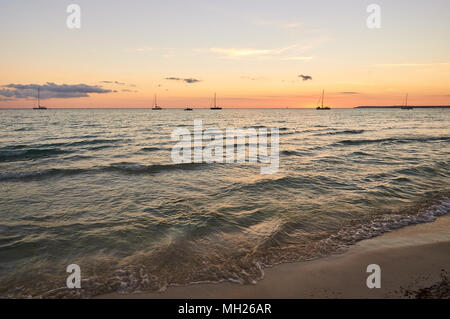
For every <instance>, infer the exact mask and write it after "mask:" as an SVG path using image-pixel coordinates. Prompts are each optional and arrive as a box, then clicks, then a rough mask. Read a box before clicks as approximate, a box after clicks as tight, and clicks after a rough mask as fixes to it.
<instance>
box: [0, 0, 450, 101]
mask: <svg viewBox="0 0 450 319" xmlns="http://www.w3.org/2000/svg"><path fill="white" fill-rule="evenodd" d="M71 3H76V4H78V5H80V7H81V28H80V29H69V28H67V26H66V19H67V17H68V15H69V13H66V8H67V6H68V5H69V4H71ZM372 3H376V4H379V5H380V6H381V28H380V29H369V28H368V27H367V25H366V20H367V17H368V16H369V15H370V14H369V13H367V12H366V8H367V6H368V5H369V4H372ZM449 39H450V1H448V0H429V1H424V0H413V1H412V0H409V1H406V0H396V1H393V0H391V1H381V0H370V1H364V0H342V1H335V0H327V1H325V0H319V1H301V0H292V1H274V0H271V1H261V0H245V1H243V0H226V1H225V0H221V1H217V0H208V1H206V0H192V1H185V0H179V1H170V0H169V1H149V0H145V1H144V0H142V1H138V0H130V1H106V0H94V1H93V0H86V1H84V0H70V1H54V0H35V1H29V0H15V1H9V0H0V43H1V50H0V70H1V71H0V86H1V87H0V107H1V108H15V107H33V106H34V104H35V99H34V98H33V96H34V95H35V94H36V93H35V91H36V90H35V89H33V86H32V84H35V85H41V86H42V89H41V95H42V98H43V100H42V101H41V104H43V105H45V106H48V107H51V108H63V107H151V106H152V100H153V95H154V94H157V95H158V102H159V104H160V105H161V106H162V107H185V106H187V105H189V106H192V107H209V106H210V104H211V100H212V97H213V94H214V92H217V95H218V103H219V104H220V105H221V106H223V107H283V108H284V107H292V108H294V107H314V106H315V105H316V103H317V100H318V99H319V96H320V94H321V91H322V89H325V92H326V104H327V105H330V106H331V107H353V106H357V105H396V104H401V103H402V101H403V99H404V96H405V94H406V93H407V92H408V93H409V96H410V104H413V105H442V104H445V105H450V40H449ZM300 75H303V77H301V76H300ZM46 83H50V84H46ZM30 85H31V86H30ZM64 85H65V86H64Z"/></svg>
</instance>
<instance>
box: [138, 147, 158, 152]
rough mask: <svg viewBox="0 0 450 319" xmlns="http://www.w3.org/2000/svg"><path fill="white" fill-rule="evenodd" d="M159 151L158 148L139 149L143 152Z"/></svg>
mask: <svg viewBox="0 0 450 319" xmlns="http://www.w3.org/2000/svg"><path fill="white" fill-rule="evenodd" d="M160 150H161V149H160V148H158V147H143V148H141V149H140V151H143V152H156V151H160Z"/></svg>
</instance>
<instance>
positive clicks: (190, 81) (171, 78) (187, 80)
mask: <svg viewBox="0 0 450 319" xmlns="http://www.w3.org/2000/svg"><path fill="white" fill-rule="evenodd" d="M165 79H166V80H169V81H184V82H185V83H189V84H191V83H198V82H201V80H197V79H194V78H185V79H182V78H177V77H169V78H165Z"/></svg>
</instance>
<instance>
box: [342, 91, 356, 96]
mask: <svg viewBox="0 0 450 319" xmlns="http://www.w3.org/2000/svg"><path fill="white" fill-rule="evenodd" d="M338 93H339V94H348V95H352V94H360V93H359V92H353V91H346V92H338Z"/></svg>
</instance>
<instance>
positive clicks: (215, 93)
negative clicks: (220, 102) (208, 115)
mask: <svg viewBox="0 0 450 319" xmlns="http://www.w3.org/2000/svg"><path fill="white" fill-rule="evenodd" d="M214 107H217V105H216V93H214Z"/></svg>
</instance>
